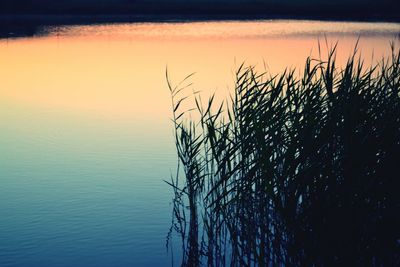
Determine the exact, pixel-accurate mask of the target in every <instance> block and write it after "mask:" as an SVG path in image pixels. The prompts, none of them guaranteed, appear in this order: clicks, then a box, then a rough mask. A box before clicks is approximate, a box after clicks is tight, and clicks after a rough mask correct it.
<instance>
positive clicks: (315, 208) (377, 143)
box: [167, 46, 400, 266]
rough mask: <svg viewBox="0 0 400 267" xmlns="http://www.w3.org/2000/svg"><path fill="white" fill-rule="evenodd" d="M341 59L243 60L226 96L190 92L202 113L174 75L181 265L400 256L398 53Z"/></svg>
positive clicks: (385, 261) (384, 261) (343, 262)
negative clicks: (261, 69) (258, 66)
mask: <svg viewBox="0 0 400 267" xmlns="http://www.w3.org/2000/svg"><path fill="white" fill-rule="evenodd" d="M335 55H336V46H333V47H332V48H331V49H330V52H329V55H328V56H327V58H326V60H322V59H318V60H313V59H311V58H308V59H307V60H306V62H305V67H304V70H303V71H302V74H301V75H296V74H295V73H296V72H295V71H289V70H288V71H285V72H284V73H282V74H281V75H278V76H274V77H270V76H268V74H266V73H261V74H260V73H258V72H257V71H256V70H255V68H254V67H251V66H249V67H246V66H244V65H242V66H240V67H239V68H238V70H237V72H236V85H235V90H234V94H233V96H232V97H231V98H230V99H229V100H228V101H224V102H222V103H215V100H214V97H211V98H210V99H209V101H208V102H207V103H206V104H204V103H202V100H201V98H200V97H199V96H194V99H195V100H194V101H195V102H194V106H195V108H194V111H193V110H192V111H190V112H192V113H193V112H197V113H198V115H197V117H198V119H193V117H191V116H189V114H190V112H189V111H186V110H184V106H185V105H183V103H184V102H185V101H188V99H189V98H187V97H188V96H189V95H188V94H187V93H186V89H185V86H182V85H179V86H177V87H173V86H172V85H171V83H170V82H169V78H168V76H167V80H168V85H169V88H170V91H171V96H172V106H173V114H174V115H173V122H174V126H175V142H176V147H177V154H178V157H179V166H178V172H177V174H176V176H174V177H172V178H171V181H170V182H168V183H169V184H170V185H171V187H172V188H173V190H174V195H175V197H174V202H173V203H174V206H173V224H172V228H171V231H172V230H175V232H177V233H178V234H179V235H180V237H181V241H182V249H183V250H184V254H183V258H182V265H183V266H199V265H208V266H228V265H229V266H369V265H372V266H381V265H382V266H396V265H399V264H400V230H399V229H400V228H399V227H398V226H399V223H400V194H399V188H400V187H399V186H400V180H399V173H398V164H399V163H400V53H399V51H396V50H395V48H394V46H392V55H391V57H390V58H387V59H382V61H380V62H379V63H378V64H376V65H375V66H368V67H365V66H364V64H363V61H362V60H361V59H360V58H357V56H356V55H357V53H356V52H355V53H354V55H353V56H351V57H350V58H349V59H348V62H347V64H345V66H344V67H343V68H338V67H337V66H336V60H335ZM189 78H190V77H188V79H189ZM194 117H196V116H194Z"/></svg>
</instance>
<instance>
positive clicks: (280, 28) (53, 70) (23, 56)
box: [0, 21, 400, 119]
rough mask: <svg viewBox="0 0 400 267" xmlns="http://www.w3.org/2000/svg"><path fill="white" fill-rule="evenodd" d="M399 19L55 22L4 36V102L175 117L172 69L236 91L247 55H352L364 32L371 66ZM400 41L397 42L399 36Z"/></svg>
mask: <svg viewBox="0 0 400 267" xmlns="http://www.w3.org/2000/svg"><path fill="white" fill-rule="evenodd" d="M399 32H400V27H399V24H387V23H337V22H336V23H333V22H331V23H330V22H307V21H263V22H262V21H261V22H260V21H259V22H207V23H199V22H197V23H170V24H168V23H159V24H154V23H148V24H116V25H97V26H74V27H65V28H58V29H57V28H54V29H52V30H51V31H50V35H48V36H44V37H35V38H25V39H15V40H3V41H1V42H0V103H1V102H3V103H8V104H11V105H19V106H27V107H39V108H43V109H52V110H54V109H55V110H60V111H66V112H77V113H87V114H95V115H101V116H111V117H115V116H128V117H133V118H152V119H154V118H156V119H159V118H163V119H164V118H168V117H169V116H170V98H169V92H168V90H167V83H166V78H165V70H166V68H167V67H168V70H169V73H170V75H171V77H172V81H173V82H175V83H178V82H179V80H180V79H182V78H183V77H185V76H186V75H187V74H190V73H192V72H196V75H195V76H194V77H193V78H192V79H191V81H192V82H193V83H194V87H193V89H196V90H202V91H205V92H210V93H211V92H213V91H215V90H218V91H220V92H222V93H223V94H225V95H226V94H227V93H228V92H229V89H228V88H232V86H233V81H234V76H233V73H234V70H235V68H236V67H237V66H238V65H240V63H242V62H243V61H245V62H246V63H248V64H255V65H257V66H259V67H260V68H261V69H264V68H266V70H268V71H270V72H272V73H277V72H279V71H282V70H283V69H285V68H286V67H296V68H299V67H301V66H302V64H303V63H304V60H305V58H306V57H307V56H308V55H310V54H312V55H314V56H317V55H318V40H320V41H321V47H322V48H323V51H322V52H323V54H324V53H326V49H325V48H326V46H325V37H326V38H327V39H328V42H332V43H333V42H335V41H339V45H338V51H339V54H338V61H339V63H343V62H345V60H346V58H347V57H348V55H349V54H350V53H351V51H352V50H353V48H354V45H355V43H356V41H357V38H358V37H359V36H361V37H360V38H361V39H360V42H359V48H360V51H361V52H362V54H363V55H364V58H365V61H366V64H370V63H371V61H374V60H373V59H372V55H373V56H374V58H375V59H379V58H380V57H382V56H385V55H388V53H389V52H390V47H389V42H390V41H394V42H395V43H398V42H399V41H398V40H399V39H398V37H397V36H398V34H399ZM396 38H397V39H396Z"/></svg>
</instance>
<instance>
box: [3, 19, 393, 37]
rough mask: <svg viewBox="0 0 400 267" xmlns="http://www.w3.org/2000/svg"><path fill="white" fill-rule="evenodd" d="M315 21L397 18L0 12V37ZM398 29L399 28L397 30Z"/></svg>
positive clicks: (382, 21) (375, 20)
mask: <svg viewBox="0 0 400 267" xmlns="http://www.w3.org/2000/svg"><path fill="white" fill-rule="evenodd" d="M235 20H243V21H254V20H316V21H342V22H346V21H348V22H377V23H385V22H387V23H390V22H392V23H396V22H400V16H398V17H381V16H369V17H365V16H347V17H344V16H310V15H260V14H187V15H182V14H162V15H156V14H133V15H128V14H94V15H92V14H89V15H84V14H71V15H69V14H44V15H40V14H0V38H3V39H4V38H17V37H30V36H35V35H37V34H40V32H39V31H40V28H42V27H46V26H68V25H92V24H113V23H146V22H149V23H151V22H154V23H157V22H159V23H163V22H166V23H167V22H196V21H235ZM399 31H400V29H399Z"/></svg>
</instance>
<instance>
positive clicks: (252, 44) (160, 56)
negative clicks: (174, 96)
mask: <svg viewBox="0 0 400 267" xmlns="http://www.w3.org/2000/svg"><path fill="white" fill-rule="evenodd" d="M399 36H400V24H398V23H366V22H363V23H361V22H360V23H357V22H322V21H301V20H297V21H294V20H263V21H222V22H179V23H172V22H171V23H133V24H107V25H102V24H99V25H85V26H79V25H77V26H67V27H60V26H57V27H43V29H42V30H41V31H40V32H39V34H38V35H37V36H34V37H27V38H15V39H12V38H11V39H1V40H0V182H1V183H0V266H3V267H6V266H52V267H55V266H65V267H67V266H86V267H89V266H96V267H99V266H166V265H167V266H168V265H171V262H172V255H171V252H169V253H167V250H166V246H165V245H166V236H167V233H168V230H169V227H170V223H171V213H172V210H171V209H172V206H171V204H170V203H171V200H172V197H173V195H172V190H171V189H170V188H169V186H168V185H167V184H166V183H165V182H164V181H163V180H169V178H170V176H171V174H172V175H173V174H174V173H175V171H176V164H177V158H176V155H175V146H174V138H173V127H172V122H171V120H170V118H171V116H172V114H171V101H170V95H169V91H168V88H167V82H166V76H165V73H166V70H168V73H169V77H170V79H171V81H172V83H173V84H178V83H179V81H181V80H182V79H183V78H184V77H185V76H186V75H188V74H190V73H192V72H195V75H194V76H193V77H192V78H191V79H190V81H191V82H193V86H192V88H193V90H201V91H202V92H203V93H204V94H205V95H206V96H207V95H209V94H211V93H212V92H214V91H217V92H218V94H219V95H220V97H227V96H228V94H229V92H231V91H232V87H233V85H234V72H235V69H236V68H237V67H238V66H239V65H240V64H241V63H242V62H245V63H246V64H251V65H255V66H256V67H257V68H260V69H262V70H265V71H268V72H270V73H272V74H274V73H278V72H280V71H282V70H284V69H285V68H286V67H292V68H299V67H301V66H302V65H303V64H304V62H305V59H306V57H307V56H309V55H313V56H318V53H319V49H318V42H320V48H321V53H322V54H326V51H327V47H326V44H325V42H326V41H327V43H328V45H329V44H333V43H334V42H336V41H338V51H339V53H338V62H339V64H343V63H344V62H345V60H346V59H347V57H348V56H349V55H350V54H351V53H352V51H353V50H354V46H355V44H356V42H357V40H358V39H359V44H358V49H359V51H361V52H362V54H363V56H364V59H365V64H366V65H369V64H371V62H376V60H378V59H380V58H381V57H382V56H387V55H389V54H390V42H393V44H394V45H395V46H397V47H398V45H399V43H400V42H399ZM178 245H179V244H177V245H176V246H175V247H174V248H175V249H174V256H175V263H176V262H178V260H177V258H178V257H179V254H180V250H179V249H178Z"/></svg>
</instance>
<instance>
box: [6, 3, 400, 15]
mask: <svg viewBox="0 0 400 267" xmlns="http://www.w3.org/2000/svg"><path fill="white" fill-rule="evenodd" d="M396 3H397V1H395V0H382V1H376V0H334V1H328V0H190V1H187V0H58V1H54V0H2V1H1V2H0V13H2V14H144V13H151V14H203V15H206V14H234V13H236V14H246V13H251V14H255V13H258V14H269V15H274V14H275V15H291V14H294V15H296V14H297V15H302V14H306V15H307V14H308V15H312V14H314V15H317V14H321V15H322V16H323V15H327V14H331V15H333V14H336V15H337V16H340V15H342V14H347V15H352V16H357V15H361V16H362V15H366V14H369V15H371V14H380V15H388V14H386V13H388V12H389V13H390V14H395V13H397V12H396V11H395V10H393V7H394V6H396V5H397V6H398V4H396Z"/></svg>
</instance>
